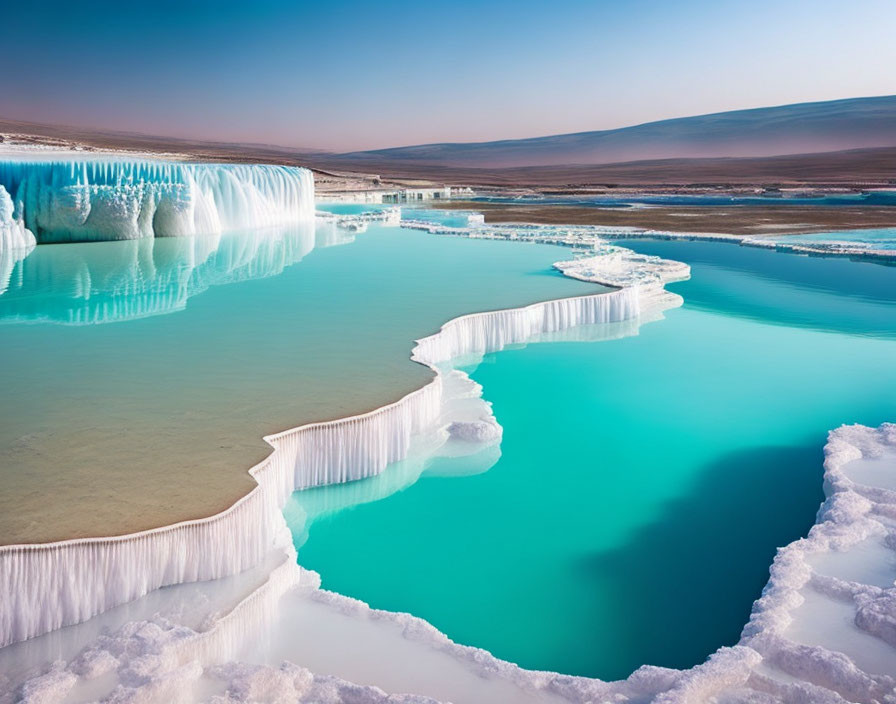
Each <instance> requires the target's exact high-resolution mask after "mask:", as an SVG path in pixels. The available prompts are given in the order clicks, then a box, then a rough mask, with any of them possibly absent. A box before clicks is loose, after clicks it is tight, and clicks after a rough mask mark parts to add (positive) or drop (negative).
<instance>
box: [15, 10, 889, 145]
mask: <svg viewBox="0 0 896 704" xmlns="http://www.w3.org/2000/svg"><path fill="white" fill-rule="evenodd" d="M894 30H896V0H854V1H853V2H849V3H848V2H845V1H844V0H838V1H836V2H835V1H833V0H812V1H810V0H787V1H786V2H781V1H774V2H773V1H771V0H751V1H749V2H747V1H744V2H740V1H738V2H734V1H727V2H726V1H725V0H717V1H715V2H710V1H708V0H679V1H677V2H672V1H670V0H666V1H665V2H663V1H660V0H630V1H627V2H622V1H620V2H603V1H601V0H591V1H590V2H562V1H560V0H558V1H557V2H544V1H541V2H529V1H528V0H518V1H517V2H503V1H498V2H467V1H466V0H455V1H454V2H438V3H436V2H417V3H412V2H380V3H373V2H342V3H339V2H319V3H305V2H275V1H273V0H259V1H258V2H251V3H250V2H246V3H232V2H226V1H225V0H222V1H221V2H192V3H191V2H188V1H186V0H183V1H181V2H168V1H156V2H153V3H127V2H115V3H101V2H66V3H56V2H53V1H52V0H45V1H44V2H40V3H21V4H17V6H16V7H15V9H14V10H12V9H9V8H7V9H6V10H5V11H4V13H3V17H2V22H0V46H2V47H3V49H4V55H5V57H6V60H5V62H4V70H3V86H2V91H0V95H2V98H0V116H4V117H10V118H17V119H25V120H35V121H41V122H50V123H64V124H73V125H78V126H89V127H98V128H111V129H120V130H131V131H139V132H146V133H152V134H165V135H172V136H187V137H202V138H206V139H221V140H239V141H249V142H267V143H276V144H286V145H294V146H305V147H316V148H331V149H338V150H348V149H356V148H375V147H386V146H397V145H403V144H416V143H422V142H433V141H478V140H487V139H504V138H516V137H531V136H539V135H545V134H556V133H562V132H576V131H584V130H592V129H607V128H613V127H621V126H625V125H630V124H636V123H640V122H648V121H651V120H657V119H663V118H668V117H679V116H684V115H694V114H700V113H707V112H718V111H723V110H732V109H738V108H748V107H759V106H765V105H778V104H784V103H793V102H804V101H810V100H828V99H835V98H845V97H857V96H868V95H886V94H892V93H896V73H894V71H893V66H894V65H896V41H893V38H892V35H893V32H894Z"/></svg>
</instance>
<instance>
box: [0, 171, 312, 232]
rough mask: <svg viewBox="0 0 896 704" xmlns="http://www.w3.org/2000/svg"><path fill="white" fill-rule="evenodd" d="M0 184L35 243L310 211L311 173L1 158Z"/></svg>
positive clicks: (284, 218) (282, 220)
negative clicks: (5, 159) (2, 159)
mask: <svg viewBox="0 0 896 704" xmlns="http://www.w3.org/2000/svg"><path fill="white" fill-rule="evenodd" d="M0 185H2V186H3V187H4V188H5V190H6V191H7V193H8V194H9V195H10V196H11V199H12V204H13V216H14V218H15V220H16V221H17V222H19V223H22V224H23V225H24V227H26V228H27V229H28V230H30V231H31V232H32V233H34V236H35V237H36V238H37V241H38V242H76V241H96V240H127V239H138V238H141V237H179V236H185V235H195V234H213V233H220V232H227V231H231V230H237V229H241V228H247V227H267V226H271V225H282V224H289V223H296V222H301V221H308V220H311V219H312V218H313V217H314V179H313V177H312V175H311V172H310V171H308V170H307V169H302V168H295V167H287V166H270V165H242V164H237V165H234V164H184V163H177V162H166V161H156V160H143V161H122V160H114V159H105V160H86V159H82V160H69V161H50V160H37V161H34V160H31V161H2V162H0ZM0 207H2V205H0ZM0 244H3V243H2V242H0Z"/></svg>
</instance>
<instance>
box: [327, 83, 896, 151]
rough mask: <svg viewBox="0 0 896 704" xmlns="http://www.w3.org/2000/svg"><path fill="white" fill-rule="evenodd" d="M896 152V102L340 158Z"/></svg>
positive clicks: (796, 108)
mask: <svg viewBox="0 0 896 704" xmlns="http://www.w3.org/2000/svg"><path fill="white" fill-rule="evenodd" d="M892 146H896V96H894V95H891V96H884V97H877V98H852V99H847V100H831V101H826V102H819V103H799V104H796V105H782V106H778V107H770V108H755V109H752V110H735V111H732V112H720V113H715V114H712V115H699V116H696V117H681V118H676V119H672V120H661V121H659V122H648V123H645V124H642V125H635V126H633V127H623V128H620V129H614V130H601V131H596V132H579V133H575V134H562V135H554V136H550V137H536V138H532V139H508V140H501V141H497V142H466V143H442V144H423V145H419V146H411V147H395V148H391V149H377V150H372V151H362V152H351V153H347V154H340V155H338V156H336V157H335V159H336V160H345V161H350V162H353V163H354V164H355V165H358V164H362V163H364V162H366V161H369V162H370V164H371V166H372V167H373V166H374V165H376V164H385V163H390V162H391V163H401V162H404V163H408V164H410V163H417V164H422V163H427V164H438V165H442V166H466V167H491V168H494V167H508V166H550V165H570V164H580V165H586V164H609V163H619V162H629V161H637V160H653V159H681V158H685V159H692V158H713V157H758V156H759V157H762V156H776V155H783V154H809V153H817V152H832V151H840V150H846V149H860V148H868V147H892Z"/></svg>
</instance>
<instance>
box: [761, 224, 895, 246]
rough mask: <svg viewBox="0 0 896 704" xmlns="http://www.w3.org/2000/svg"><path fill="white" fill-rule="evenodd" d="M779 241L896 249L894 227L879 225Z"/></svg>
mask: <svg viewBox="0 0 896 704" xmlns="http://www.w3.org/2000/svg"><path fill="white" fill-rule="evenodd" d="M777 239H778V240H779V241H781V242H785V243H786V242H808V243H812V242H848V243H849V244H850V245H856V246H864V247H870V248H872V249H886V250H896V228H894V227H880V228H872V229H868V230H834V231H831V232H814V233H811V234H805V235H788V236H787V237H780V238H777Z"/></svg>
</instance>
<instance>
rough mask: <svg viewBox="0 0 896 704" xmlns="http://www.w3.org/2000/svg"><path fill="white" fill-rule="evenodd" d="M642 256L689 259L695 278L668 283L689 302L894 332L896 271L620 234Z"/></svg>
mask: <svg viewBox="0 0 896 704" xmlns="http://www.w3.org/2000/svg"><path fill="white" fill-rule="evenodd" d="M619 244H621V245H622V246H624V247H628V248H629V249H633V250H635V251H638V252H642V253H644V254H653V255H657V256H660V257H666V258H670V259H676V260H678V261H683V262H685V263H687V264H689V265H690V266H691V278H690V280H689V281H685V282H681V283H675V284H672V285H671V286H670V288H671V289H672V290H673V291H675V292H676V293H679V294H681V295H682V296H683V297H684V299H685V305H686V306H688V307H690V308H695V309H700V310H708V311H714V312H719V313H723V314H725V315H734V316H738V317H743V318H749V319H752V320H760V321H763V322H769V323H776V324H779V325H792V326H797V327H804V328H812V329H815V330H824V331H829V332H840V333H847V334H851V335H863V336H871V337H884V338H894V337H896V315H893V309H894V305H896V285H894V280H896V269H894V268H893V267H892V266H886V265H884V264H878V263H876V262H859V261H850V260H848V259H845V258H834V257H807V256H801V255H796V254H785V253H782V252H775V251H771V250H763V249H754V248H751V247H735V246H732V245H730V244H726V243H720V242H668V241H659V240H657V241H651V240H622V241H620V242H619Z"/></svg>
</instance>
